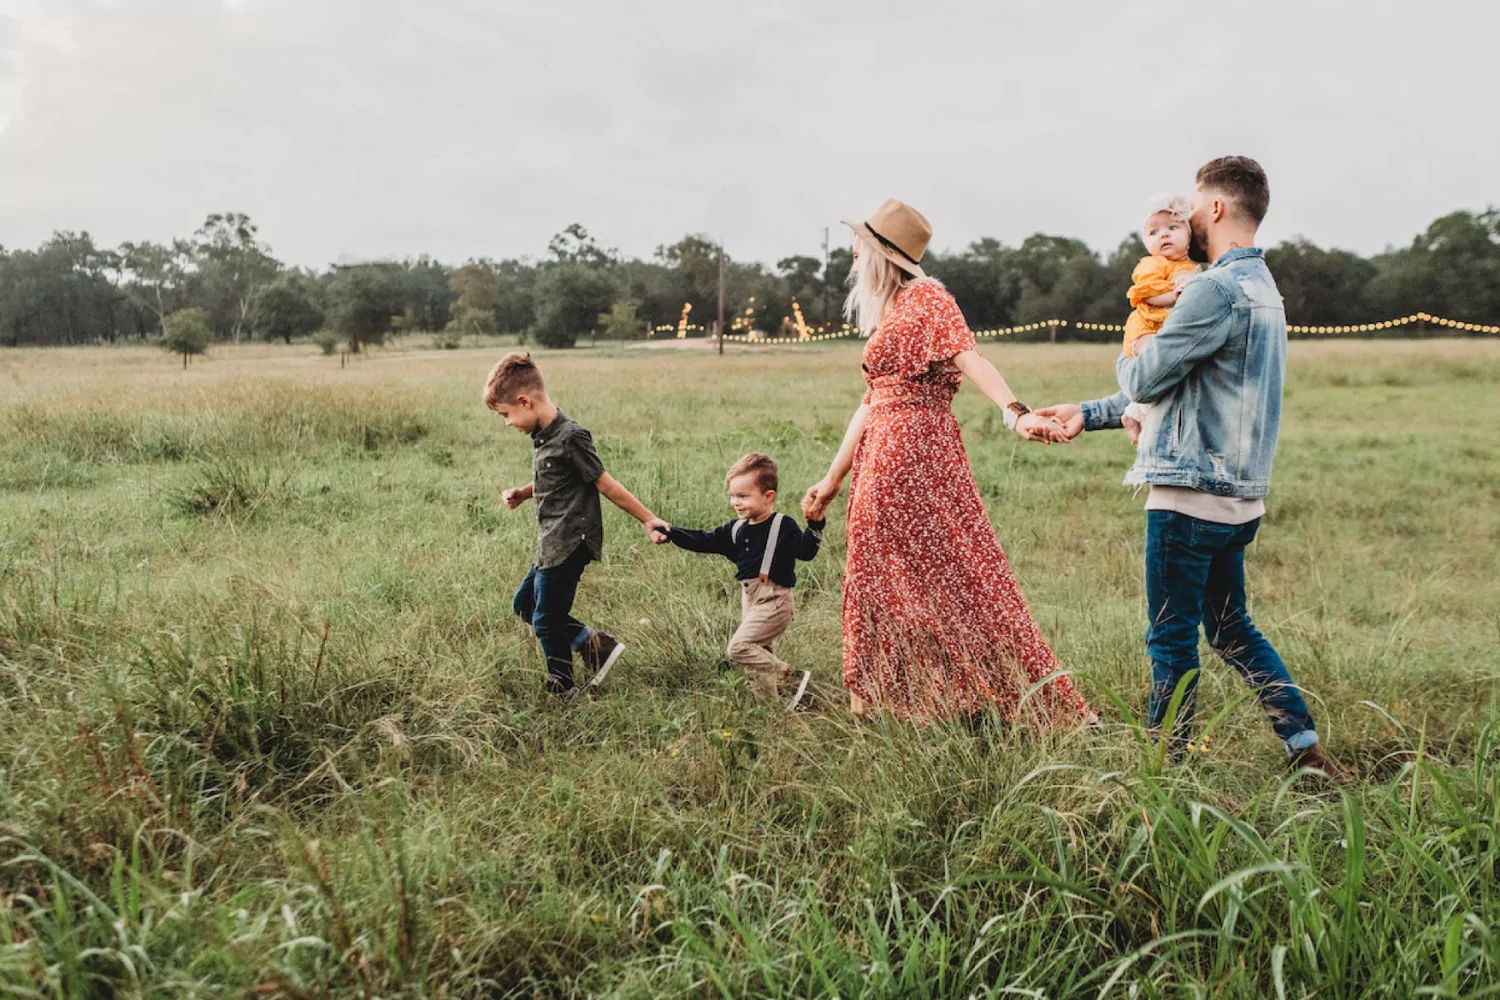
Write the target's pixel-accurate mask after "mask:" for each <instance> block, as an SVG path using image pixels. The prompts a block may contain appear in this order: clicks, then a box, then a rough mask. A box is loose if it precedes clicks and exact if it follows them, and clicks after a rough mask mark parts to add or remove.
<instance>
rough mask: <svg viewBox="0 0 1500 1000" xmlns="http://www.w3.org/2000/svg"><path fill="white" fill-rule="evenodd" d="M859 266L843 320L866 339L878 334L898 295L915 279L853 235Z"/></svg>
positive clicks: (877, 248)
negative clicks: (852, 325) (854, 327)
mask: <svg viewBox="0 0 1500 1000" xmlns="http://www.w3.org/2000/svg"><path fill="white" fill-rule="evenodd" d="M854 249H855V250H857V251H858V252H859V266H858V267H857V268H855V269H854V272H853V273H852V274H851V275H850V276H849V297H848V298H846V299H844V318H845V319H847V320H848V321H849V322H851V323H853V324H854V325H855V326H857V327H859V329H860V332H861V333H863V334H864V335H865V336H869V335H870V334H872V333H874V332H875V328H876V327H878V326H879V325H880V321H881V320H883V319H885V314H886V312H887V311H889V310H890V308H891V303H892V302H894V301H896V293H897V292H899V291H901V289H903V288H905V287H906V286H907V285H908V284H910V283H911V282H913V281H915V280H916V279H915V278H914V277H913V276H912V275H910V274H907V273H906V272H905V271H903V270H901V268H899V267H897V266H896V265H895V264H892V263H891V260H890V258H889V257H887V256H886V255H885V254H884V253H882V252H881V249H880V247H878V246H876V245H875V243H873V242H872V241H870V240H868V239H866V238H865V237H863V236H861V235H860V234H859V233H857V232H856V233H855V234H854Z"/></svg>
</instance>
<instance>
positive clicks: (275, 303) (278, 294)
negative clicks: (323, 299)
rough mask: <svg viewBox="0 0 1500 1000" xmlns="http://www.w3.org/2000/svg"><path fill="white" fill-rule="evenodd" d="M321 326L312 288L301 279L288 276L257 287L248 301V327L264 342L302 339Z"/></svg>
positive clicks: (301, 277)
mask: <svg viewBox="0 0 1500 1000" xmlns="http://www.w3.org/2000/svg"><path fill="white" fill-rule="evenodd" d="M322 325H323V310H322V309H320V308H319V307H318V302H317V298H316V296H315V294H314V292H313V288H312V284H311V283H310V282H309V281H308V280H307V278H306V277H304V276H303V275H300V274H297V273H296V272H288V273H286V274H283V275H282V276H281V277H279V278H277V279H276V280H274V281H272V282H270V283H269V284H265V285H262V286H260V287H259V288H257V289H256V290H255V293H254V295H252V296H251V299H250V326H251V328H252V329H254V330H255V332H256V334H258V335H259V336H261V337H264V338H265V339H266V340H276V339H278V338H279V339H281V340H284V341H286V342H287V343H288V344H290V343H291V342H292V340H293V338H296V337H305V336H307V335H309V334H311V333H313V332H314V331H316V330H318V329H320V328H321V327H322ZM325 353H327V352H325Z"/></svg>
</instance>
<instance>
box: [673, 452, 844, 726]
mask: <svg viewBox="0 0 1500 1000" xmlns="http://www.w3.org/2000/svg"><path fill="white" fill-rule="evenodd" d="M724 481H725V483H726V484H727V485H728V487H729V506H731V507H733V508H734V512H735V514H736V515H738V517H739V520H737V521H730V522H729V523H727V524H722V525H720V526H719V527H717V528H715V529H714V530H713V531H688V530H685V529H683V528H674V527H672V526H671V525H670V524H667V525H663V527H664V528H665V530H666V539H658V540H657V541H658V544H660V543H661V541H670V542H672V543H673V544H674V545H676V546H678V547H679V548H684V549H687V550H688V551H689V552H707V553H710V554H717V555H721V556H727V557H728V558H730V559H733V560H734V562H735V564H736V566H737V567H738V569H737V570H736V572H735V579H737V580H739V581H740V591H741V593H740V627H739V629H738V630H736V632H735V633H734V636H733V637H732V638H731V639H730V640H729V658H730V659H731V660H733V661H734V662H735V663H738V664H739V665H740V666H742V667H744V668H745V673H746V675H747V676H748V677H749V679H750V690H751V692H752V693H753V694H754V695H755V697H756V698H757V699H759V700H761V701H764V702H770V703H774V702H776V701H777V700H779V698H780V688H779V685H780V682H781V681H782V680H784V679H785V680H792V676H791V675H792V668H791V667H789V666H788V665H787V664H786V663H785V662H784V661H783V660H780V659H778V658H777V656H776V654H775V653H773V652H772V651H771V644H772V643H773V642H775V641H776V639H777V638H778V637H779V636H780V635H781V634H782V633H783V632H785V631H786V630H787V627H788V626H790V625H791V624H792V613H793V610H792V588H793V587H795V586H796V585H797V560H798V559H801V560H803V561H804V562H806V561H809V560H811V559H813V558H814V557H816V556H817V554H818V545H819V544H820V543H821V542H822V541H823V524H824V522H823V521H821V520H819V521H813V520H809V521H808V522H807V530H806V531H803V530H802V529H801V528H799V527H797V522H796V521H795V520H793V519H792V518H790V517H787V516H786V515H785V514H778V513H776V486H777V477H776V463H775V462H773V461H772V460H771V459H770V458H769V457H767V456H765V455H762V454H759V453H758V452H751V453H750V454H748V455H746V456H745V457H744V458H742V459H740V460H739V461H738V462H736V463H734V467H733V468H731V469H730V470H729V474H728V475H727V476H725V477H724ZM811 676H812V675H811V674H810V673H809V672H808V671H806V670H799V671H797V677H796V678H795V682H796V691H795V693H794V694H793V695H792V699H791V702H790V705H789V707H791V708H796V707H797V706H798V704H800V703H801V701H802V696H803V695H804V694H806V693H807V681H808V678H809V677H811Z"/></svg>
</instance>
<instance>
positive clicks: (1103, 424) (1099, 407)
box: [1079, 392, 1130, 431]
mask: <svg viewBox="0 0 1500 1000" xmlns="http://www.w3.org/2000/svg"><path fill="white" fill-rule="evenodd" d="M1129 405H1130V397H1129V396H1127V395H1125V394H1124V393H1123V392H1117V393H1115V394H1114V395H1113V396H1105V397H1104V398H1103V399H1091V400H1089V401H1088V402H1086V403H1080V404H1079V408H1080V410H1082V413H1083V429H1084V430H1086V431H1109V430H1118V429H1119V428H1120V427H1122V426H1124V425H1123V424H1122V423H1121V418H1122V417H1124V416H1125V408H1126V407H1127V406H1129Z"/></svg>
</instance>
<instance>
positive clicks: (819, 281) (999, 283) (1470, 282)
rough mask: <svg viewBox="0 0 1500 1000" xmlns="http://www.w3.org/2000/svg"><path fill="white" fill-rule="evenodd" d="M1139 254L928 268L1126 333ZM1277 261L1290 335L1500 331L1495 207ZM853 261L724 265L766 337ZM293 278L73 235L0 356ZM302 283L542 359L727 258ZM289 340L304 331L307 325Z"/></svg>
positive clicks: (676, 252)
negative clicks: (624, 305) (1415, 230)
mask: <svg viewBox="0 0 1500 1000" xmlns="http://www.w3.org/2000/svg"><path fill="white" fill-rule="evenodd" d="M1144 253H1145V248H1144V247H1143V246H1142V245H1141V241H1140V237H1139V236H1138V235H1136V234H1131V235H1130V236H1128V237H1127V238H1126V239H1124V240H1123V241H1122V242H1121V243H1120V244H1119V245H1118V246H1117V247H1115V248H1114V249H1113V250H1110V251H1109V252H1108V253H1096V252H1095V251H1093V250H1092V249H1091V248H1089V247H1088V246H1086V245H1085V244H1083V243H1082V242H1080V241H1078V240H1076V239H1070V238H1067V237H1063V236H1056V235H1051V234H1044V233H1037V234H1034V235H1032V236H1029V237H1027V238H1026V239H1024V240H1023V241H1022V242H1021V243H1020V245H1019V246H1008V245H1006V244H1003V243H1001V242H1000V241H998V240H995V239H990V238H985V239H980V240H976V241H974V242H973V243H971V244H970V245H969V246H967V247H965V248H963V249H961V250H955V251H952V252H943V251H941V250H938V249H934V250H931V251H929V253H928V255H927V257H926V258H925V259H924V262H923V263H924V266H925V267H926V269H927V271H928V272H929V273H931V274H933V275H934V276H935V277H938V278H939V279H941V280H942V281H943V282H944V283H945V284H946V285H947V286H948V287H949V289H950V290H951V291H952V292H953V294H954V297H955V298H956V299H957V300H958V304H959V306H960V307H961V308H962V309H963V311H964V314H965V316H966V318H967V319H968V321H969V324H970V326H972V327H974V328H975V329H986V328H993V327H1002V326H1013V325H1017V324H1022V323H1032V322H1036V321H1039V320H1045V319H1051V318H1059V319H1064V320H1068V321H1079V322H1084V323H1103V324H1117V323H1122V322H1123V321H1124V320H1125V318H1126V316H1127V315H1128V311H1129V306H1128V304H1127V302H1126V300H1125V294H1126V290H1127V289H1128V288H1129V285H1130V272H1131V270H1132V268H1133V267H1134V266H1135V263H1136V261H1138V260H1139V258H1140V257H1141V256H1142V255H1144ZM1267 258H1268V261H1269V263H1270V266H1271V269H1272V272H1273V273H1274V274H1275V275H1276V278H1277V281H1278V283H1279V285H1280V287H1281V290H1282V293H1283V297H1284V299H1285V300H1286V304H1287V316H1288V319H1289V320H1290V321H1291V322H1292V323H1294V324H1307V325H1344V324H1354V323H1363V322H1368V321H1373V320H1379V319H1386V318H1393V317H1396V316H1402V315H1408V314H1411V313H1414V312H1418V311H1424V312H1429V313H1434V314H1437V315H1443V316H1448V317H1451V318H1454V319H1458V320H1463V321H1472V322H1481V323H1486V324H1493V323H1496V322H1500V291H1497V289H1500V210H1495V209H1491V210H1488V211H1485V212H1479V213H1475V212H1455V213H1451V214H1449V215H1447V216H1444V217H1443V218H1440V219H1438V220H1436V221H1434V222H1433V223H1432V225H1431V226H1429V227H1428V229H1427V230H1426V231H1425V232H1424V233H1422V234H1420V235H1418V236H1417V237H1416V238H1415V239H1413V240H1412V241H1411V244H1410V245H1409V246H1405V247H1400V248H1396V249H1392V250H1389V251H1387V252H1385V253H1382V254H1379V255H1376V256H1374V257H1372V258H1369V259H1365V258H1361V257H1359V256H1358V255H1356V254H1352V253H1349V252H1347V251H1342V250H1324V249H1321V248H1318V247H1315V246H1313V245H1311V244H1309V243H1308V242H1307V241H1306V240H1303V239H1300V238H1294V239H1292V240H1289V241H1287V242H1284V243H1282V244H1280V245H1279V246H1275V247H1269V248H1267ZM850 260H851V258H850V254H849V250H848V249H847V248H845V247H833V248H831V249H830V252H829V255H828V264H827V267H826V268H825V267H823V266H822V263H821V262H820V261H819V260H818V259H817V258H814V257H808V256H792V257H784V258H781V259H780V260H778V261H777V262H776V265H775V266H774V267H766V266H764V265H762V264H758V263H753V262H746V261H736V260H733V259H728V260H726V261H725V268H724V271H725V287H726V312H727V314H728V316H729V317H731V318H733V317H743V316H744V315H745V310H746V309H747V308H749V307H751V305H752V303H751V300H752V299H753V300H754V302H753V307H754V308H753V314H754V324H755V327H756V328H757V329H759V330H761V331H762V332H766V333H772V332H776V331H778V330H779V329H781V328H782V325H783V321H784V320H785V319H789V318H790V317H791V315H792V302H793V300H795V301H797V302H799V303H800V304H801V306H802V309H803V313H804V316H805V317H806V319H807V321H808V322H809V323H813V324H817V323H821V322H823V321H824V320H825V319H827V320H829V321H831V322H835V323H836V322H838V321H839V314H840V304H841V301H842V298H843V295H844V288H845V279H846V277H847V275H848V273H849V265H850ZM558 268H561V269H562V270H561V271H560V272H559V273H557V274H553V273H552V272H553V271H554V270H556V269H558ZM281 270H282V266H281V264H280V263H279V262H278V261H276V260H275V259H274V257H273V256H272V255H271V252H270V249H269V247H267V246H266V245H265V244H264V243H263V242H261V240H260V239H259V232H258V229H257V227H256V226H255V224H254V223H253V222H252V221H251V220H250V219H249V218H248V217H247V216H245V215H243V214H240V213H218V214H214V215H211V216H209V217H208V218H207V219H206V220H205V222H204V224H203V226H202V227H200V229H199V230H198V231H197V233H196V234H195V235H194V237H193V239H192V240H174V241H172V242H170V243H165V244H156V243H149V242H146V243H124V244H121V246H120V247H119V248H118V250H109V249H106V248H102V247H98V246H96V245H95V244H94V243H93V240H92V239H91V238H90V236H89V235H88V234H87V233H76V234H75V233H68V232H60V233H56V234H54V236H53V237H52V239H50V240H48V241H46V242H44V243H43V244H42V245H41V246H40V247H38V248H37V249H36V250H13V251H6V250H4V249H3V248H0V346H8V345H22V344H81V343H94V342H100V341H104V342H114V341H119V340H132V339H133V340H145V339H148V338H150V337H153V336H155V335H156V334H157V333H158V332H160V330H161V328H162V324H163V322H164V320H165V318H166V316H168V315H170V314H171V313H173V312H175V311H177V310H179V309H183V308H188V307H193V308H198V309H202V310H203V311H204V313H205V315H206V317H207V318H208V322H209V326H210V328H211V329H213V330H214V331H215V333H216V335H217V336H219V337H221V338H228V339H238V338H239V337H240V336H241V334H242V333H243V331H244V330H245V329H247V328H254V329H256V330H257V331H263V329H264V326H263V325H262V324H260V323H259V322H257V320H258V317H257V315H256V314H255V310H256V302H257V301H258V300H259V298H260V296H261V295H262V294H263V292H262V290H263V289H265V288H266V287H268V286H270V285H271V284H272V283H274V282H276V281H277V279H276V275H277V274H278V273H280V271H281ZM302 279H305V281H304V282H303V284H304V287H303V289H302V290H303V291H305V292H306V295H305V296H303V295H298V296H297V302H296V308H297V309H298V310H299V311H301V310H305V309H306V307H307V306H308V304H309V303H310V304H311V305H312V306H313V307H315V308H317V309H320V310H322V311H323V312H324V313H325V315H327V316H328V317H329V319H330V322H331V324H332V325H333V326H334V327H335V328H337V329H339V330H341V331H342V332H343V333H344V334H345V335H346V336H347V337H348V338H349V343H350V346H351V348H353V349H357V348H358V347H359V345H360V344H363V343H376V342H378V341H379V340H380V338H382V337H383V336H384V335H385V333H387V332H390V331H391V330H393V329H394V330H399V331H400V332H402V333H411V332H419V331H427V332H437V331H443V330H447V329H448V328H449V327H450V325H452V324H456V325H454V327H453V328H454V329H455V330H463V331H471V330H472V331H481V330H482V331H486V332H489V331H499V332H504V333H509V334H516V335H521V336H525V335H526V334H527V333H528V332H529V331H535V332H536V333H537V334H538V335H539V337H540V340H541V342H543V343H544V344H558V345H565V344H569V343H572V342H574V341H576V339H577V338H578V337H579V336H581V335H584V334H589V333H592V332H593V331H594V330H595V329H596V326H597V318H598V316H599V314H601V313H605V312H608V311H609V310H610V308H611V306H612V304H613V303H615V302H618V301H630V302H634V303H636V316H637V318H638V319H639V320H640V321H641V324H642V326H643V327H644V326H645V325H646V324H648V323H649V324H650V325H651V326H661V325H675V324H676V323H677V320H678V317H679V316H680V315H681V312H682V307H683V305H684V303H686V304H689V305H691V306H692V322H693V323H694V324H695V325H698V326H700V327H704V328H706V327H708V326H709V325H710V324H711V323H712V321H713V320H714V318H715V317H716V315H717V312H718V294H719V247H718V245H717V244H716V243H715V242H714V241H713V240H711V239H710V238H709V237H707V236H705V235H703V234H688V235H686V236H684V237H682V238H681V239H679V240H678V241H676V242H675V243H670V244H663V245H661V246H658V247H657V249H656V252H655V254H654V255H653V257H652V258H651V259H649V260H635V259H625V258H623V257H621V255H620V254H619V253H618V252H617V251H616V250H614V249H613V248H610V247H608V246H606V245H604V244H602V243H601V242H600V241H599V240H598V239H596V238H595V237H594V236H593V235H592V234H590V233H589V232H588V230H586V229H585V228H584V227H583V226H581V225H578V224H576V223H575V224H573V225H571V226H569V227H568V228H567V229H565V230H563V231H562V232H560V233H558V234H557V235H556V236H554V237H553V238H552V240H551V241H550V242H549V244H548V247H547V254H546V256H545V257H543V258H542V259H541V260H533V259H531V258H520V259H510V260H501V261H494V260H488V259H478V260H472V261H469V262H468V263H466V264H464V265H462V266H459V267H449V266H448V265H445V264H443V263H442V262H439V261H436V260H433V259H432V258H431V257H428V256H425V255H424V256H418V257H415V258H408V259H405V260H402V261H386V262H381V263H377V264H366V265H360V266H357V267H344V266H334V267H332V268H330V269H328V270H327V271H325V272H322V273H319V274H313V273H311V272H308V273H306V274H304V275H302ZM606 286H607V290H606ZM557 295H562V296H563V298H562V299H561V300H558V299H557ZM277 311H278V312H279V311H280V310H277ZM302 315H303V316H306V315H310V314H309V313H306V312H303V313H302ZM271 325H275V324H271ZM294 325H297V326H299V328H301V329H306V325H305V321H304V322H303V323H301V324H294ZM1411 334H1412V331H1410V330H1404V331H1401V332H1400V333H1398V334H1397V335H1398V336H1410V335H1411ZM262 335H264V333H262ZM1061 335H1062V336H1063V337H1064V338H1073V339H1092V340H1098V341H1112V340H1117V339H1118V334H1117V333H1116V332H1114V331H1108V330H1092V331H1091V330H1079V329H1076V328H1071V327H1070V328H1067V329H1065V330H1063V331H1062V334H1061ZM276 336H281V337H284V336H285V334H276ZM1031 336H1033V337H1036V338H1044V337H1046V336H1047V332H1046V331H1041V332H1039V333H1033V334H1031Z"/></svg>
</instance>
